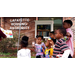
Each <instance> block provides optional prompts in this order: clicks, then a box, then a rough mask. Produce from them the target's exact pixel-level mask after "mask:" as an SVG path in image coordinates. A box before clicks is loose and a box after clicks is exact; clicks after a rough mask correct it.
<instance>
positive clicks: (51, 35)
mask: <svg viewBox="0 0 75 75" xmlns="http://www.w3.org/2000/svg"><path fill="white" fill-rule="evenodd" d="M49 36H50V37H51V39H52V40H53V42H54V44H55V43H56V39H55V33H54V31H51V32H50V33H49Z"/></svg>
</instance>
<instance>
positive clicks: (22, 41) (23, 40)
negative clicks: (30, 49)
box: [20, 36, 29, 47]
mask: <svg viewBox="0 0 75 75" xmlns="http://www.w3.org/2000/svg"><path fill="white" fill-rule="evenodd" d="M28 39H29V37H27V36H23V37H22V40H21V42H20V44H21V45H22V47H27V46H28Z"/></svg>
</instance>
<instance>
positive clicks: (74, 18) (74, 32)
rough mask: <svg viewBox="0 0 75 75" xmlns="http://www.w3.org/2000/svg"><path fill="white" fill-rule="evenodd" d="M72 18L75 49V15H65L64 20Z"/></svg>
mask: <svg viewBox="0 0 75 75" xmlns="http://www.w3.org/2000/svg"><path fill="white" fill-rule="evenodd" d="M67 19H69V20H71V21H72V22H73V26H72V27H71V29H72V31H73V36H74V38H73V45H74V49H75V17H63V21H64V20H67Z"/></svg>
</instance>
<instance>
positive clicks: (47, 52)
mask: <svg viewBox="0 0 75 75" xmlns="http://www.w3.org/2000/svg"><path fill="white" fill-rule="evenodd" d="M52 42H53V41H52V40H51V38H49V39H48V40H47V42H46V43H45V45H46V47H47V48H46V50H45V52H44V53H45V58H52V55H53V48H52V47H51V46H52Z"/></svg>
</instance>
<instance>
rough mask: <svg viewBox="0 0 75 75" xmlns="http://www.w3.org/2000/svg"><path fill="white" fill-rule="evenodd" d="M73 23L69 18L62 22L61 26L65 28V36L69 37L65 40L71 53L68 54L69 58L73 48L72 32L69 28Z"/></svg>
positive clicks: (71, 55)
mask: <svg viewBox="0 0 75 75" xmlns="http://www.w3.org/2000/svg"><path fill="white" fill-rule="evenodd" d="M72 25H73V23H72V21H71V20H65V21H64V22H63V27H64V28H65V29H66V31H67V34H66V36H67V37H69V39H68V40H67V41H66V44H67V45H68V46H69V48H70V49H71V53H70V55H69V58H72V57H73V54H74V48H73V32H72V30H71V26H72Z"/></svg>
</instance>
